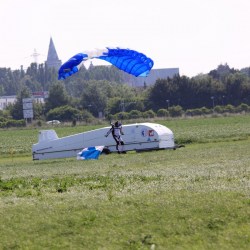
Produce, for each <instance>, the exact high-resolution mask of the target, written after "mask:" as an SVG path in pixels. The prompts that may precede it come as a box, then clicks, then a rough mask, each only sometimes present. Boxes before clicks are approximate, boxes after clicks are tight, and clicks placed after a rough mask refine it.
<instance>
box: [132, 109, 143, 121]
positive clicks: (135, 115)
mask: <svg viewBox="0 0 250 250" xmlns="http://www.w3.org/2000/svg"><path fill="white" fill-rule="evenodd" d="M141 117H142V113H141V112H140V111H138V110H131V111H130V112H129V119H137V118H141Z"/></svg>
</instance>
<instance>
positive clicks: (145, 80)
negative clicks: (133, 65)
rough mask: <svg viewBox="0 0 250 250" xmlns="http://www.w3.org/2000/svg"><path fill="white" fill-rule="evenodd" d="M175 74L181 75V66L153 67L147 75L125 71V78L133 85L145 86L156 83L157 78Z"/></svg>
mask: <svg viewBox="0 0 250 250" xmlns="http://www.w3.org/2000/svg"><path fill="white" fill-rule="evenodd" d="M175 75H179V68H165V69H152V70H151V71H150V73H149V75H148V76H147V77H134V76H132V75H130V74H127V73H123V78H124V81H125V82H126V83H128V84H129V85H130V86H132V87H143V86H144V85H146V86H149V85H152V84H154V83H155V82H156V80H157V79H167V78H173V77H174V76H175Z"/></svg>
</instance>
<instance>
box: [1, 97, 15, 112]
mask: <svg viewBox="0 0 250 250" xmlns="http://www.w3.org/2000/svg"><path fill="white" fill-rule="evenodd" d="M15 102H16V96H15V95H11V96H0V110H3V109H5V108H6V107H7V106H8V105H9V104H14V103H15Z"/></svg>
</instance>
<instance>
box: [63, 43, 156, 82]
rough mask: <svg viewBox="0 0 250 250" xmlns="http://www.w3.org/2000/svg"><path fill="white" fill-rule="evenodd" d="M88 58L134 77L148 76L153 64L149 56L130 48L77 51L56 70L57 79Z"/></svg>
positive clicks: (70, 73) (68, 74)
mask: <svg viewBox="0 0 250 250" xmlns="http://www.w3.org/2000/svg"><path fill="white" fill-rule="evenodd" d="M88 59H101V60H104V61H107V62H109V63H111V64H112V65H114V66H116V67H117V68H118V69H120V70H123V71H124V72H127V73H129V74H131V75H134V76H136V77H141V76H144V77H145V76H148V74H149V72H150V70H151V69H152V67H153V66H154V62H153V60H152V59H151V58H149V57H147V56H146V55H144V54H143V53H140V52H137V51H135V50H131V49H121V48H106V49H104V50H95V51H92V52H85V53H78V54H76V55H75V56H73V57H71V58H70V59H69V60H68V61H67V62H65V63H64V64H63V65H62V66H61V67H60V69H59V71H58V79H59V80H62V79H66V78H67V77H69V76H71V75H72V74H75V73H76V72H78V70H79V68H80V66H81V63H82V62H84V61H86V60H88Z"/></svg>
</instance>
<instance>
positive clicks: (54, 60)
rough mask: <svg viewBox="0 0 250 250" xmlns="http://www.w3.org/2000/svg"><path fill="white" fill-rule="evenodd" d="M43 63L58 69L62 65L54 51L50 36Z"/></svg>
mask: <svg viewBox="0 0 250 250" xmlns="http://www.w3.org/2000/svg"><path fill="white" fill-rule="evenodd" d="M45 63H46V65H47V66H48V67H49V68H52V67H54V68H55V69H56V70H58V69H59V68H60V66H61V65H62V61H61V60H59V58H58V55H57V53H56V49H55V45H54V43H53V40H52V37H51V38H50V42H49V51H48V56H47V61H46V62H45Z"/></svg>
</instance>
